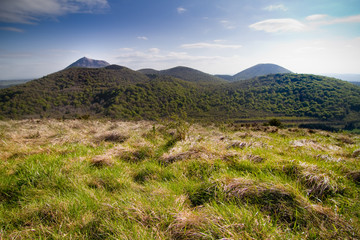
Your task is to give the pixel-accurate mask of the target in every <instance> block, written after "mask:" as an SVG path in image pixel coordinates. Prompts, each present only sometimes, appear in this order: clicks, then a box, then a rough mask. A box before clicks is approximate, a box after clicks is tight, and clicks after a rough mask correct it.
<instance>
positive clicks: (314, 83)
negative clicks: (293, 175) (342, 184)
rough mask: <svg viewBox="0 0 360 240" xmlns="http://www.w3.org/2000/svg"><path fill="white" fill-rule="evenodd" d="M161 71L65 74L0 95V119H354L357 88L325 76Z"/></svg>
mask: <svg viewBox="0 0 360 240" xmlns="http://www.w3.org/2000/svg"><path fill="white" fill-rule="evenodd" d="M166 72H169V74H170V75H166V74H165V73H166ZM166 72H163V74H150V75H145V74H142V73H141V72H139V71H133V70H131V69H128V68H126V67H122V66H118V65H110V66H107V67H104V68H79V67H76V68H68V69H65V70H62V71H59V72H57V73H54V74H50V75H48V76H45V77H43V78H41V79H37V80H34V81H31V82H28V83H26V84H23V85H18V86H14V87H11V88H7V89H3V90H1V91H0V116H1V117H2V118H4V119H6V118H32V117H35V118H38V117H54V118H74V117H75V118H76V117H82V116H84V117H85V116H86V117H95V118H96V117H112V118H120V119H129V120H130V119H138V120H139V119H159V118H166V117H169V116H171V115H173V114H175V115H179V114H183V113H184V114H186V115H187V116H188V117H189V118H190V119H198V120H208V121H213V120H215V119H216V120H218V121H227V120H236V119H244V118H254V117H255V118H260V117H284V116H287V117H311V118H315V119H319V120H327V121H340V122H343V123H344V124H346V122H351V121H355V120H358V119H360V88H359V87H358V86H354V85H353V84H351V83H347V82H344V81H340V80H336V79H332V78H327V77H322V76H316V75H304V74H274V75H267V76H261V77H256V78H253V79H249V80H242V81H235V82H226V81H225V80H219V81H218V80H217V78H216V79H214V78H209V79H208V78H207V75H206V74H203V73H201V72H200V71H197V70H193V69H188V68H186V69H184V68H182V67H179V68H174V69H170V70H167V71H166ZM181 74H183V75H181ZM174 76H178V77H174ZM180 77H181V79H180ZM207 79H208V80H207Z"/></svg>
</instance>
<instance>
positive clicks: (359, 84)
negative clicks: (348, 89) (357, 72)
mask: <svg viewBox="0 0 360 240" xmlns="http://www.w3.org/2000/svg"><path fill="white" fill-rule="evenodd" d="M351 83H352V84H355V85H358V86H360V82H351Z"/></svg>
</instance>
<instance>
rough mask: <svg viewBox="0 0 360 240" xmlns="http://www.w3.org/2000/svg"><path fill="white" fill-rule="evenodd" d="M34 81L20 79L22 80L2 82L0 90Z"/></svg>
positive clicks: (0, 82)
mask: <svg viewBox="0 0 360 240" xmlns="http://www.w3.org/2000/svg"><path fill="white" fill-rule="evenodd" d="M31 80H33V79H20V80H0V89H1V88H8V87H11V86H15V85H19V84H22V83H26V82H29V81H31Z"/></svg>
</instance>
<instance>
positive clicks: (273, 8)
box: [264, 4, 288, 12]
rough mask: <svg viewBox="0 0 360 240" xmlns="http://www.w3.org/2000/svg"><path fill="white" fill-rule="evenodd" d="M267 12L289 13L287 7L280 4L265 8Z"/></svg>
mask: <svg viewBox="0 0 360 240" xmlns="http://www.w3.org/2000/svg"><path fill="white" fill-rule="evenodd" d="M264 9H265V10H267V11H270V12H271V11H276V10H281V11H287V10H288V9H287V7H285V6H284V5H283V4H278V5H270V6H267V7H265V8H264Z"/></svg>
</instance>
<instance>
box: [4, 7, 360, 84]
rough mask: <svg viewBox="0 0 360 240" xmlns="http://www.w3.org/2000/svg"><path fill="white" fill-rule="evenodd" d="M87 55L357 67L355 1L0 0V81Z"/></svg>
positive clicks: (235, 68) (225, 64) (305, 69)
mask: <svg viewBox="0 0 360 240" xmlns="http://www.w3.org/2000/svg"><path fill="white" fill-rule="evenodd" d="M84 56H86V57H88V58H92V59H98V60H105V61H107V62H109V63H111V64H118V65H122V66H126V67H129V68H131V69H133V70H138V69H142V68H154V69H156V70H163V69H168V68H172V67H176V66H187V67H191V68H195V69H198V70H200V71H203V72H206V73H210V74H230V75H233V74H236V73H238V72H240V71H242V70H244V69H246V68H248V67H251V66H253V65H256V64H259V63H274V64H278V65H280V66H282V67H285V68H287V69H289V70H291V71H293V72H296V73H312V74H324V73H340V74H345V73H348V74H349V73H351V74H360V0H341V1H340V0H283V1H278V0H0V79H1V80H5V79H6V80H8V79H28V78H38V77H42V76H45V75H47V74H50V73H53V72H56V71H59V70H61V69H64V68H65V67H67V66H68V65H70V64H71V63H72V62H75V61H76V60H77V59H79V58H81V57H84Z"/></svg>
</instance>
